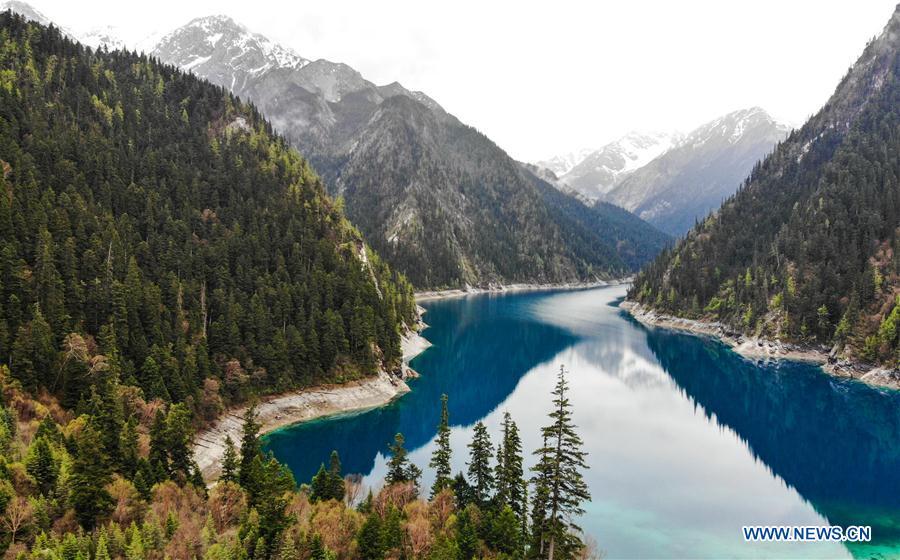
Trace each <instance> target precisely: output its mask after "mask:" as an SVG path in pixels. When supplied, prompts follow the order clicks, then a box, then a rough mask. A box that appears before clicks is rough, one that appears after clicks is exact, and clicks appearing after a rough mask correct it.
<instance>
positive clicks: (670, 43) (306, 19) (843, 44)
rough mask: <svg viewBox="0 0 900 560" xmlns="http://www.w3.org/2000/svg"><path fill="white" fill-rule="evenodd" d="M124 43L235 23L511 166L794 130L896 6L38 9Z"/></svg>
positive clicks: (106, 0)
mask: <svg viewBox="0 0 900 560" xmlns="http://www.w3.org/2000/svg"><path fill="white" fill-rule="evenodd" d="M29 3H31V4H32V5H33V6H35V7H37V8H38V9H39V10H40V11H42V12H43V13H44V14H45V15H47V16H48V17H50V18H51V19H53V20H55V21H57V22H58V23H60V24H61V25H63V26H67V27H70V28H72V29H74V30H76V31H84V30H86V29H89V28H91V27H97V26H105V25H112V26H115V27H117V28H119V29H120V31H121V34H122V36H123V37H124V38H125V39H126V40H128V41H132V42H134V41H137V40H139V39H141V38H143V37H145V36H146V35H148V34H151V33H154V32H166V31H170V30H171V29H174V28H175V27H178V26H180V25H182V24H184V23H186V22H187V21H188V20H190V19H192V18H194V17H198V16H203V15H209V14H227V15H230V16H231V17H233V18H234V19H235V20H237V21H239V22H242V23H244V24H245V25H246V26H248V27H249V28H250V29H251V30H253V31H257V32H260V33H262V34H264V35H267V36H269V37H271V38H273V39H275V40H277V41H279V42H281V43H284V44H287V45H289V46H290V47H292V48H293V49H294V50H296V51H297V52H298V53H299V54H300V55H301V56H303V57H305V58H311V59H317V58H326V59H329V60H332V61H336V62H346V63H347V64H349V65H351V66H353V67H354V68H356V69H357V70H359V71H360V72H361V73H362V74H363V76H365V77H366V78H367V79H369V80H370V81H373V82H375V83H377V84H384V83H389V82H392V81H395V80H396V81H399V82H400V83H402V84H403V85H404V86H406V87H408V88H410V89H417V90H422V91H424V92H426V93H428V94H429V95H430V96H431V97H433V98H434V99H435V100H437V101H438V102H439V103H441V105H443V106H444V108H446V109H447V110H449V111H450V112H451V113H454V114H455V115H457V116H458V117H459V118H460V119H462V120H463V121H464V122H466V123H468V124H470V125H473V126H475V127H477V128H478V129H480V130H481V131H482V132H484V133H485V134H487V135H488V136H489V137H491V138H492V139H493V140H494V141H496V142H497V143H498V144H499V145H500V146H501V147H503V148H505V149H506V150H507V151H508V152H509V153H510V154H511V155H513V156H514V157H516V158H519V159H523V160H529V161H533V160H536V159H541V158H544V157H548V156H551V155H555V154H558V153H563V152H567V151H570V150H573V149H577V148H581V147H597V146H600V145H602V144H603V143H605V142H607V141H609V140H612V139H614V138H616V137H618V136H621V135H622V134H624V133H626V132H628V131H629V130H633V129H638V130H672V129H677V130H681V131H685V132H686V131H688V130H690V129H691V128H693V127H695V126H697V125H699V124H701V123H703V122H705V121H708V120H711V119H713V118H715V117H717V116H719V115H721V114H724V113H726V112H728V111H732V110H735V109H740V108H744V107H750V106H754V105H759V106H761V107H763V108H765V109H766V110H768V111H769V112H770V113H771V114H772V115H773V116H775V117H776V118H777V119H780V120H782V121H784V122H787V123H788V124H793V125H798V124H802V122H803V121H804V120H805V119H806V117H808V116H809V115H810V114H811V113H813V112H814V111H816V110H817V109H818V108H819V107H820V106H821V105H822V104H823V103H824V102H825V101H826V100H827V98H828V96H829V95H830V94H831V92H832V91H833V90H834V87H835V86H836V85H837V82H838V80H839V79H840V78H841V76H842V75H843V74H844V73H845V72H846V71H847V68H848V67H849V66H850V65H851V64H852V63H853V62H854V61H855V60H856V58H857V56H859V54H860V53H861V52H862V49H863V47H864V46H865V44H866V42H867V41H868V40H869V39H871V38H872V37H874V36H875V35H877V34H878V33H880V31H881V30H882V28H883V27H884V25H885V24H886V23H887V21H888V18H889V17H890V16H891V14H892V13H893V10H894V6H895V3H896V0H855V1H853V0H851V1H845V2H824V1H799V0H791V1H786V0H756V1H754V2H737V1H732V2H726V1H722V0H715V1H708V2H707V1H681V2H672V1H659V2H653V1H624V0H621V1H616V2H609V1H607V2H601V1H592V2H587V1H585V2H569V1H564V0H552V1H544V2H540V3H537V2H500V1H491V0H477V1H471V0H456V1H453V2H441V3H438V2H429V1H427V0H426V1H422V0H408V1H406V0H404V1H400V2H391V1H381V2H378V1H372V0H365V1H347V0H316V1H309V0H294V1H291V2H271V1H265V0H254V1H247V0H240V1H231V0H217V1H213V0H191V1H187V2H186V1H184V0H154V1H152V2H123V1H121V0H80V1H78V2H73V1H71V0H33V1H31V2H29Z"/></svg>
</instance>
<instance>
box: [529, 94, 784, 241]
mask: <svg viewBox="0 0 900 560" xmlns="http://www.w3.org/2000/svg"><path fill="white" fill-rule="evenodd" d="M788 131H789V128H788V127H786V126H784V125H782V124H779V123H777V122H776V121H775V120H774V119H773V118H772V117H771V116H769V115H768V113H766V112H765V111H764V110H763V109H760V108H759V107H754V108H751V109H744V110H740V111H735V112H733V113H729V114H727V115H724V116H722V117H720V118H718V119H715V120H713V121H710V122H708V123H706V124H704V125H702V126H700V127H698V128H697V129H696V130H694V131H692V132H690V133H689V134H687V135H681V134H678V133H653V134H646V133H637V132H633V133H630V134H628V135H626V136H624V137H622V138H620V139H618V140H616V141H615V142H611V143H609V144H607V145H606V146H604V147H603V148H601V149H599V150H594V151H584V152H581V153H582V154H583V155H581V156H580V159H579V158H578V157H576V156H575V154H570V155H567V156H560V157H557V158H551V159H549V160H546V161H543V162H539V163H538V164H537V165H538V166H541V167H545V168H547V169H550V170H551V171H553V172H554V173H555V174H556V175H557V176H558V177H559V181H558V182H557V185H559V186H560V188H562V189H563V190H572V191H574V192H577V193H579V194H581V195H582V196H584V197H586V198H587V199H588V200H592V201H593V200H604V201H607V202H611V203H613V204H616V205H618V206H621V207H623V208H625V209H626V210H629V211H631V212H634V213H635V214H637V215H638V216H639V217H640V218H642V219H644V220H646V221H648V222H650V223H651V224H653V225H655V226H656V227H658V228H659V229H661V230H663V231H665V232H667V233H669V234H671V235H676V236H677V235H682V234H684V233H685V232H686V231H687V230H688V229H690V227H691V226H692V225H693V224H694V222H695V221H696V220H697V219H702V218H704V217H705V216H706V215H707V214H709V212H710V211H712V210H714V209H715V208H717V207H718V206H719V205H720V204H721V203H722V201H723V200H725V199H726V198H727V197H729V196H730V195H732V194H734V192H735V191H737V189H738V187H739V186H740V184H741V181H742V180H743V178H744V177H746V176H747V174H748V173H749V172H750V170H751V169H752V168H753V165H754V164H756V162H758V161H759V160H760V159H761V158H762V157H764V156H765V155H766V154H767V153H769V152H770V151H772V149H773V148H774V146H775V144H777V143H778V142H779V141H780V140H782V139H784V138H785V136H786V135H787V133H788Z"/></svg>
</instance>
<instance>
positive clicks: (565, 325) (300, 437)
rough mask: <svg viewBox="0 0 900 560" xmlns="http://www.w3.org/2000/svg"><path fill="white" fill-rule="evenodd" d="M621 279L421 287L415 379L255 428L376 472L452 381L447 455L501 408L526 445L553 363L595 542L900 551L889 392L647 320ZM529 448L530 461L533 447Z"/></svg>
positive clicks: (825, 552) (425, 441)
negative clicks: (565, 397)
mask: <svg viewBox="0 0 900 560" xmlns="http://www.w3.org/2000/svg"><path fill="white" fill-rule="evenodd" d="M624 294H625V288H624V287H611V288H598V289H590V290H580V291H557V292H528V293H517V294H503V295H476V296H468V297H461V298H455V299H445V300H438V301H432V302H427V303H425V304H423V306H424V307H425V308H426V309H427V313H426V314H425V317H424V318H425V321H426V323H428V325H429V328H428V329H427V330H425V331H424V335H425V337H426V338H427V339H428V340H430V341H431V342H432V344H433V346H432V347H431V348H429V349H428V350H426V351H425V352H424V353H422V354H421V355H419V356H418V357H417V358H416V359H415V360H413V362H412V366H413V367H414V368H415V369H416V370H417V371H419V372H420V373H421V378H420V379H417V380H415V381H413V382H412V383H411V387H412V392H411V393H409V394H407V395H405V396H403V397H402V398H399V399H397V400H396V401H394V402H393V403H391V404H390V405H388V406H385V407H382V408H377V409H373V410H368V411H365V412H361V413H355V414H345V415H339V416H333V417H329V418H325V419H320V420H317V421H313V422H308V423H304V424H299V425H295V426H292V427H289V428H285V429H282V430H279V431H276V432H274V433H272V434H270V435H268V436H267V438H266V445H267V447H268V449H270V450H272V451H273V452H274V453H275V455H276V457H278V459H279V460H281V461H284V462H286V463H287V464H288V465H289V466H290V468H291V469H292V470H293V472H294V474H295V476H296V478H297V480H298V481H300V482H303V481H308V480H309V479H310V478H311V476H312V475H313V474H314V473H315V471H316V470H317V469H318V467H319V464H320V463H321V462H323V461H327V459H328V455H329V453H330V452H331V450H332V449H337V450H338V452H339V453H340V456H341V460H342V462H343V466H344V471H345V472H355V473H360V474H363V475H365V483H366V484H367V485H369V486H373V487H377V486H378V485H380V484H381V479H382V477H383V476H384V474H385V461H386V452H387V445H388V443H389V442H390V441H392V439H393V436H394V434H396V433H397V432H402V433H403V434H404V436H405V437H406V442H407V447H408V449H410V450H411V453H410V458H411V459H412V461H413V462H415V463H416V464H417V465H419V467H421V468H422V469H423V470H424V471H425V474H424V477H423V480H422V488H424V489H426V492H427V488H428V487H429V486H430V484H431V480H432V473H431V472H429V470H428V469H427V465H428V460H429V457H430V455H431V451H432V449H433V445H434V436H435V433H436V426H437V423H438V419H439V413H440V402H439V400H440V396H441V394H442V393H446V394H447V395H449V398H450V400H449V409H450V422H451V425H452V436H451V439H452V443H453V449H454V457H453V461H454V470H465V462H466V460H467V450H466V444H467V443H468V442H469V441H470V438H471V434H472V427H473V425H474V424H475V423H476V422H478V421H479V420H482V421H484V422H485V423H486V424H487V426H488V429H489V430H490V432H491V436H492V438H493V439H494V441H495V442H496V441H497V436H498V434H499V425H500V421H501V419H502V416H503V413H504V412H505V411H509V412H510V413H511V414H512V415H513V418H514V419H515V420H516V422H517V423H518V424H519V427H520V430H521V432H522V435H523V439H524V447H525V449H526V450H528V451H530V450H532V449H534V448H536V447H537V446H538V444H539V441H538V438H539V429H540V427H541V426H543V425H544V424H546V423H547V418H546V415H547V412H548V411H549V407H550V391H551V389H552V387H553V384H554V381H555V375H556V372H557V371H558V369H559V366H560V365H565V367H566V369H567V370H569V372H570V374H569V382H570V386H571V400H572V403H573V405H574V409H575V419H576V422H577V424H578V426H579V430H580V433H581V435H582V437H583V439H584V441H585V447H586V450H587V451H588V453H589V456H588V463H589V464H590V466H591V468H590V470H588V471H587V472H586V473H585V478H586V480H587V482H588V484H589V485H590V490H591V493H592V495H593V499H592V501H591V503H589V504H586V505H585V510H586V513H585V515H584V516H583V517H582V518H581V519H580V524H581V526H582V527H583V528H584V530H585V533H587V534H588V535H590V536H591V537H592V538H593V539H595V540H596V541H597V543H598V547H599V548H600V549H601V550H602V551H604V552H605V555H606V557H607V558H723V557H743V558H845V557H865V558H869V557H885V558H887V557H894V555H895V554H900V553H898V552H897V551H898V550H900V433H898V432H900V393H898V392H894V391H888V390H879V389H874V388H871V387H868V386H866V385H864V384H862V383H858V382H854V381H846V380H840V379H836V378H833V377H830V376H828V375H826V374H825V373H823V372H822V371H821V370H820V369H819V368H817V367H813V366H810V365H805V364H797V363H788V362H765V363H763V362H753V361H749V360H746V359H744V358H742V357H740V356H738V355H736V354H735V353H733V352H732V351H731V350H730V349H728V348H727V347H726V346H724V345H722V344H721V343H718V342H716V341H714V340H711V339H707V338H703V337H694V336H689V335H685V334H680V333H676V332H672V331H668V330H664V329H655V328H647V327H644V326H642V325H641V324H639V323H637V322H636V321H634V320H633V319H631V318H630V317H629V316H628V315H627V314H625V313H624V312H622V311H621V310H620V309H618V307H617V303H618V301H620V300H621V298H623V297H624ZM526 461H528V462H529V464H530V463H531V457H530V456H529V457H527V458H526ZM828 524H831V525H844V526H845V525H870V526H872V536H873V541H872V542H871V543H868V544H850V543H846V544H844V543H747V542H744V540H743V534H742V532H741V527H742V526H744V525H828Z"/></svg>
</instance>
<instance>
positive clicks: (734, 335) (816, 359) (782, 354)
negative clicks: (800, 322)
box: [620, 301, 900, 389]
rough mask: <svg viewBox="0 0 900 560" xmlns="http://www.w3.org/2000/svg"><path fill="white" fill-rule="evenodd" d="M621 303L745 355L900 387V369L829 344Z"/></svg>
mask: <svg viewBox="0 0 900 560" xmlns="http://www.w3.org/2000/svg"><path fill="white" fill-rule="evenodd" d="M620 307H621V308H622V309H624V310H625V311H627V312H628V313H629V314H631V316H632V317H634V318H635V319H636V320H638V321H640V322H641V323H644V324H645V325H651V326H656V327H663V328H667V329H675V330H680V331H685V332H689V333H693V334H699V335H706V336H711V337H715V338H717V339H719V340H721V341H722V342H724V343H725V344H727V345H728V346H731V347H732V349H734V351H735V352H737V353H738V354H740V355H741V356H744V357H745V358H748V359H751V360H793V361H800V362H809V363H813V364H817V365H819V366H821V367H822V369H823V370H824V371H825V372H827V373H829V374H831V375H834V376H835V377H845V378H852V379H858V380H860V381H862V382H864V383H868V384H869V385H873V386H877V387H887V388H890V389H900V371H898V370H890V369H885V368H881V367H873V366H872V365H870V364H865V363H861V362H855V361H850V360H846V359H842V358H840V357H839V356H838V355H837V352H836V351H835V350H834V349H829V348H828V347H826V346H812V345H800V344H792V343H788V342H782V341H779V340H769V339H765V338H757V337H749V336H746V335H744V334H742V333H740V332H736V331H734V330H733V329H731V328H729V327H728V326H726V325H723V324H722V323H717V322H712V321H698V320H693V319H684V318H682V317H675V316H672V315H666V314H665V313H659V312H657V311H655V310H653V309H650V308H647V307H644V306H642V305H640V304H639V303H636V302H633V301H623V302H622V303H621V304H620Z"/></svg>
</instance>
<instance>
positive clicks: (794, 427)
mask: <svg viewBox="0 0 900 560" xmlns="http://www.w3.org/2000/svg"><path fill="white" fill-rule="evenodd" d="M647 343H648V345H649V347H650V348H651V349H652V350H653V352H654V354H655V355H656V356H657V358H658V359H659V362H660V364H662V366H663V367H664V368H665V369H666V371H667V373H668V374H669V375H670V376H671V377H672V379H673V380H674V381H675V383H676V384H677V385H678V387H679V388H680V389H682V390H683V391H684V392H685V394H686V395H687V396H688V397H689V398H690V399H692V400H693V401H694V402H696V403H697V404H698V405H699V406H701V407H702V409H703V410H704V412H705V414H706V415H707V416H708V417H714V418H715V420H716V422H718V423H720V424H721V425H723V426H727V427H729V428H731V429H732V430H734V431H735V432H736V433H737V434H739V435H740V437H741V439H743V440H744V441H745V442H746V444H747V446H748V448H749V449H750V450H751V451H752V452H753V454H754V456H756V457H757V458H758V459H759V460H761V461H762V462H763V463H764V464H766V465H767V466H768V467H769V468H770V469H771V470H772V472H773V473H774V474H775V475H777V476H778V477H780V478H781V479H783V480H784V481H785V482H786V483H787V484H789V485H791V486H792V487H794V488H796V489H797V490H798V491H799V492H800V494H801V495H802V496H803V497H804V498H805V499H806V500H808V501H809V502H810V503H812V505H813V506H814V507H815V508H816V510H818V511H819V512H820V513H822V514H823V515H824V516H825V517H826V518H828V520H829V521H830V522H831V523H832V524H834V525H854V524H856V525H859V524H862V525H872V526H873V532H874V534H875V537H876V538H877V540H878V541H879V542H880V543H881V544H885V543H896V542H898V541H900V526H898V519H897V513H898V512H900V445H898V442H900V439H898V436H900V434H898V428H900V393H897V392H895V391H887V390H877V389H873V388H871V387H868V386H866V385H863V384H861V383H858V382H854V381H845V380H839V379H833V378H829V377H826V376H824V375H823V374H822V372H821V371H820V370H818V368H815V367H812V366H808V365H804V364H795V363H786V362H781V363H774V364H766V365H765V367H759V364H755V363H753V362H751V361H748V360H743V359H740V358H738V357H736V356H733V355H732V354H731V352H730V351H729V350H727V349H725V348H724V347H723V346H722V345H720V344H717V343H715V342H713V341H706V340H702V339H697V338H694V337H689V336H685V335H681V334H675V333H672V332H669V331H665V330H661V329H651V330H650V331H649V332H648V336H647ZM876 544H877V543H876Z"/></svg>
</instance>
